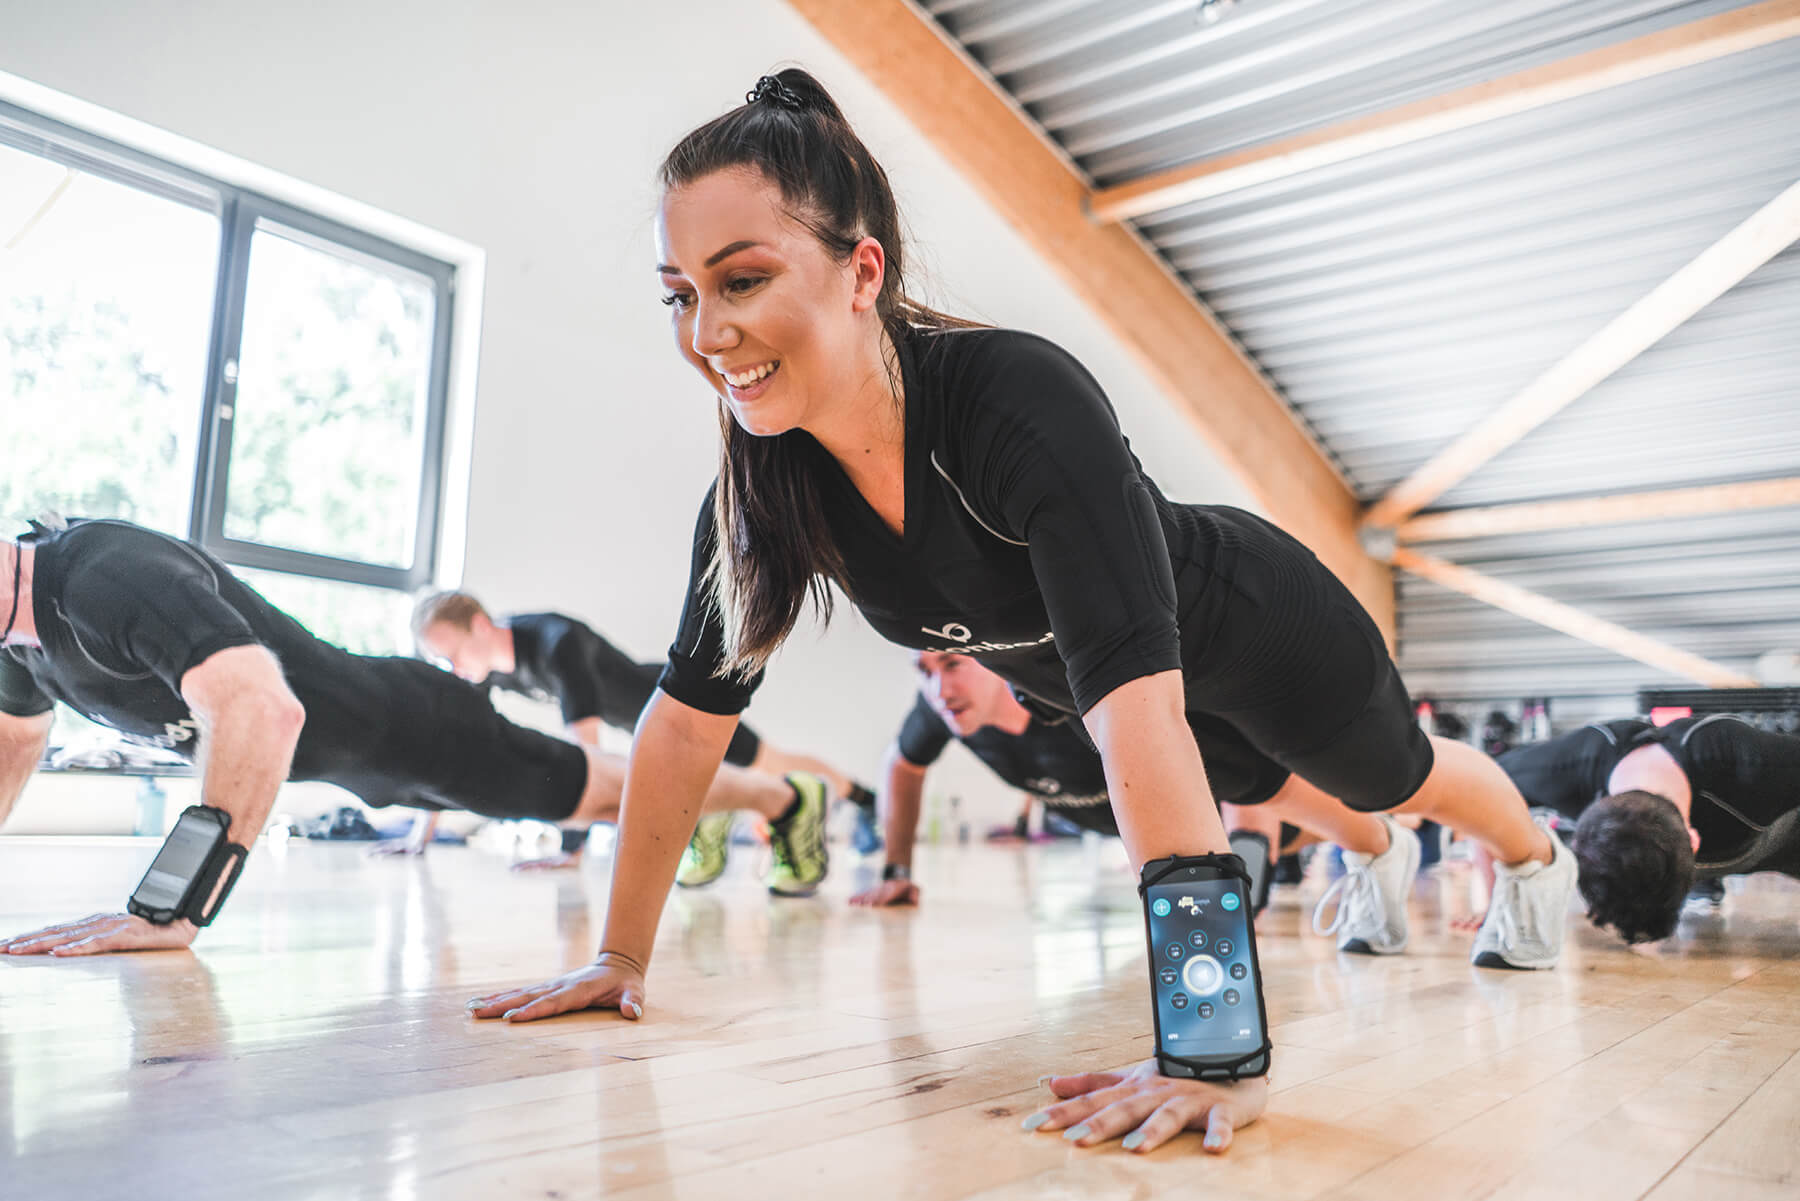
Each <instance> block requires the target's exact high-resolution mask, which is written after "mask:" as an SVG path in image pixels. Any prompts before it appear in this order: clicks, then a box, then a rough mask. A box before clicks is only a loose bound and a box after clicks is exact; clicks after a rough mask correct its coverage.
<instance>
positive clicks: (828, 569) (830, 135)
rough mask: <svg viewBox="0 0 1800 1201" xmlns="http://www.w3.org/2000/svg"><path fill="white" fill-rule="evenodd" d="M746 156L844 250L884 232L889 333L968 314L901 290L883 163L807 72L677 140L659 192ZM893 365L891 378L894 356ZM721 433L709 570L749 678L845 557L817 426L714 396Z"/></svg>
mask: <svg viewBox="0 0 1800 1201" xmlns="http://www.w3.org/2000/svg"><path fill="white" fill-rule="evenodd" d="M741 167H747V168H752V169H754V170H756V171H758V172H760V173H761V174H762V175H763V177H764V178H766V179H767V180H768V181H769V182H770V183H772V184H774V185H775V187H776V188H777V190H779V191H780V193H781V198H782V200H783V202H784V203H785V205H786V207H787V210H788V214H789V215H790V216H791V217H793V218H794V219H795V220H796V221H798V222H799V223H800V224H802V225H803V226H805V227H806V229H807V230H808V231H809V232H811V233H812V235H813V236H814V237H816V238H817V239H818V240H819V242H820V244H821V245H823V246H824V247H825V249H826V250H827V251H828V252H829V253H830V254H831V255H832V256H833V257H834V258H835V259H836V260H837V261H838V262H841V263H847V262H849V260H850V256H851V254H852V252H853V251H855V249H856V247H857V244H858V243H859V242H861V241H862V239H863V238H865V237H869V238H874V239H875V240H876V241H877V242H879V243H881V249H882V251H883V254H884V255H885V260H886V263H885V272H884V274H883V277H882V282H881V293H880V295H879V296H878V297H877V298H876V301H875V311H876V313H877V315H878V316H879V317H880V318H881V324H882V328H883V330H884V331H885V333H886V334H887V339H886V341H887V343H888V345H889V346H890V347H891V345H892V344H893V343H894V342H895V341H897V340H898V339H899V338H901V337H904V336H905V334H906V332H907V331H908V330H909V329H913V328H922V329H951V328H960V327H970V326H974V325H975V324H976V323H974V322H969V321H964V320H961V319H959V318H956V317H951V316H949V315H947V314H944V313H940V312H938V311H937V310H935V309H931V308H927V307H926V306H924V305H921V304H918V303H916V302H915V301H913V300H911V299H910V298H908V296H907V295H906V289H905V247H904V241H903V239H902V238H901V234H900V211H899V208H898V206H897V205H896V204H895V202H894V191H893V188H892V187H890V186H889V184H888V178H887V173H886V172H885V171H883V170H882V169H881V164H880V163H877V162H876V161H875V158H874V156H873V155H871V154H870V153H869V148H868V147H867V146H865V145H863V143H862V140H861V139H860V138H858V137H857V136H856V133H855V131H854V130H852V129H851V128H850V123H849V122H848V121H846V120H845V119H844V114H843V113H842V112H841V111H840V110H839V109H838V106H837V103H836V102H835V101H833V100H832V98H831V96H830V94H829V93H827V92H826V91H825V88H824V87H823V86H822V85H821V84H820V83H819V81H818V80H817V79H814V78H813V77H812V75H810V74H809V73H807V72H806V71H803V70H800V69H799V68H797V67H790V68H788V69H787V70H785V71H782V72H780V73H779V74H777V75H772V76H769V75H765V76H764V77H763V78H762V79H761V80H759V81H758V82H757V86H756V88H755V90H754V91H752V92H751V93H750V95H749V97H748V98H747V100H746V102H745V103H744V104H742V105H740V106H739V107H737V108H735V109H732V110H731V111H730V112H728V113H726V114H725V115H724V116H722V117H718V118H716V119H714V120H712V121H709V122H707V123H706V124H705V125H702V126H700V127H699V128H698V129H696V130H694V131H693V132H691V133H689V134H688V135H687V136H686V137H684V138H682V139H681V141H680V142H679V143H677V144H676V146H675V148H674V149H673V150H671V151H670V152H669V155H668V157H667V158H666V159H664V160H663V165H662V171H661V178H662V186H663V188H664V190H669V189H674V188H679V187H682V186H684V185H687V184H690V183H693V182H694V181H696V180H699V179H703V178H705V177H706V176H708V175H711V174H713V173H715V172H718V171H723V170H729V169H731V168H741ZM888 370H889V372H890V373H892V375H893V377H894V378H895V380H896V385H897V383H898V373H899V367H898V364H897V363H896V362H894V361H893V360H892V359H891V358H890V359H889V361H888ZM719 429H720V433H721V434H722V436H723V442H722V446H721V449H720V456H719V485H718V490H717V493H716V494H715V498H714V506H713V522H714V528H715V532H716V535H717V538H716V546H715V549H714V553H713V562H712V566H711V574H710V582H711V586H712V594H713V602H714V604H716V605H717V606H718V608H719V615H720V617H721V618H722V619H723V621H724V625H725V633H726V644H727V645H726V661H727V669H728V670H729V671H731V672H732V673H734V674H737V675H739V676H745V677H747V676H750V675H752V674H754V673H755V672H756V671H758V670H759V669H760V668H761V667H762V666H763V665H764V664H766V663H767V662H768V659H769V656H770V655H772V654H773V653H774V652H775V649H776V648H777V647H778V646H780V645H781V643H782V641H783V640H784V639H786V638H787V636H788V634H789V633H790V632H791V631H792V630H793V628H794V624H795V622H796V621H798V620H799V617H800V610H801V608H802V606H803V605H804V604H805V602H806V598H807V597H808V595H810V596H811V597H812V599H813V603H814V604H815V605H816V606H817V607H818V609H819V612H820V613H821V614H822V615H823V616H824V617H825V618H826V619H827V620H829V618H830V616H831V608H832V605H831V594H830V591H829V589H828V587H827V582H828V581H830V582H835V583H836V584H837V585H838V586H839V587H840V588H842V589H843V590H844V592H845V593H846V594H848V593H849V592H850V589H849V587H848V582H847V581H846V580H845V578H844V562H843V557H842V555H841V554H840V552H839V551H838V548H837V544H836V542H835V541H834V540H833V538H832V537H831V527H830V525H829V524H828V523H827V522H826V519H825V506H824V503H823V499H822V497H821V495H820V492H819V481H818V477H817V475H816V472H817V470H818V462H819V460H818V456H819V455H821V454H823V453H824V452H823V449H822V448H821V447H820V446H819V445H818V443H816V442H814V441H813V439H812V437H811V435H809V434H807V433H805V432H804V431H800V430H793V431H790V432H788V433H785V434H780V435H777V436H775V437H758V436H756V435H754V434H750V433H748V432H746V431H745V430H743V429H742V428H740V427H739V426H738V424H737V423H736V422H735V421H733V420H732V418H731V413H730V411H729V410H728V409H727V408H726V407H725V404H724V402H723V401H721V402H720V405H719Z"/></svg>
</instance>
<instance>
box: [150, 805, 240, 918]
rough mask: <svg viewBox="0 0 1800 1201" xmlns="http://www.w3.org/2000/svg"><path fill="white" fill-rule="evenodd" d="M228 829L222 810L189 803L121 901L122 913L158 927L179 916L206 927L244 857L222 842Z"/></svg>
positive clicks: (235, 847) (228, 891)
mask: <svg viewBox="0 0 1800 1201" xmlns="http://www.w3.org/2000/svg"><path fill="white" fill-rule="evenodd" d="M230 829H231V814H229V813H227V812H225V811H224V810H223V809H215V808H214V807H213V806H211V805H189V806H188V807H187V808H186V809H185V810H183V811H182V814H181V819H180V820H179V821H177V822H176V823H175V828H174V829H173V830H170V831H169V837H168V839H167V840H166V841H165V842H164V843H163V845H162V849H161V850H160V851H158V852H157V853H156V858H155V859H154V860H153V861H152V862H151V864H150V870H149V871H147V872H145V873H144V878H143V879H142V880H141V881H139V882H138V886H137V890H136V891H135V892H133V893H132V894H131V899H130V900H129V901H127V902H126V903H125V909H126V911H127V912H129V913H133V914H135V915H137V916H138V917H141V918H144V919H145V920H146V921H150V922H154V923H155V924H156V925H159V926H166V925H168V924H169V923H170V922H172V921H175V920H176V919H177V918H184V917H185V918H187V919H188V920H189V921H191V922H193V923H194V924H195V925H196V926H204V925H208V924H209V923H211V921H212V920H213V917H214V916H215V915H216V914H217V913H218V912H219V907H220V906H221V905H223V904H224V903H225V898H226V897H228V896H230V895H231V888H232V885H234V884H236V883H237V878H238V873H239V872H240V871H241V870H242V868H243V866H244V857H245V856H246V855H248V854H249V851H247V850H245V849H244V848H243V847H241V846H238V845H237V844H236V843H234V842H229V841H227V840H226V837H225V836H226V834H227V833H228V832H229V831H230Z"/></svg>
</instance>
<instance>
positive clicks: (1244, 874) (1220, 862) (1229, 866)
mask: <svg viewBox="0 0 1800 1201" xmlns="http://www.w3.org/2000/svg"><path fill="white" fill-rule="evenodd" d="M1189 867H1210V868H1212V869H1213V870H1214V871H1220V872H1224V873H1225V874H1226V875H1228V876H1236V877H1237V878H1238V879H1240V880H1242V881H1243V882H1244V887H1245V889H1248V888H1249V887H1250V884H1251V880H1250V869H1249V868H1247V867H1245V866H1244V858H1243V856H1242V855H1238V854H1234V853H1227V854H1224V855H1170V856H1169V857H1168V858H1167V859H1152V860H1151V861H1150V862H1148V863H1146V864H1144V870H1143V871H1142V872H1140V873H1139V874H1138V896H1139V897H1142V896H1143V895H1144V894H1145V893H1147V892H1149V891H1150V889H1151V888H1152V887H1153V886H1155V885H1157V884H1161V883H1162V882H1163V879H1164V877H1166V876H1172V875H1174V874H1175V873H1176V872H1178V871H1180V870H1182V869H1183V868H1189Z"/></svg>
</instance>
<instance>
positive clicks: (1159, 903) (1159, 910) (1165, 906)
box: [1150, 897, 1169, 917]
mask: <svg viewBox="0 0 1800 1201" xmlns="http://www.w3.org/2000/svg"><path fill="white" fill-rule="evenodd" d="M1150 912H1151V913H1154V914H1155V915H1156V916H1157V917H1168V916H1169V902H1168V901H1166V900H1164V899H1163V898H1161V897H1158V898H1157V899H1156V900H1155V901H1154V902H1153V903H1152V904H1151V906H1150Z"/></svg>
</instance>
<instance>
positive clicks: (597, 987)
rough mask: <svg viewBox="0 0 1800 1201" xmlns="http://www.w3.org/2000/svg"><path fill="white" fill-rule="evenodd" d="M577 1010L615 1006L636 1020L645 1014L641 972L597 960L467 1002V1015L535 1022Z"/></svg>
mask: <svg viewBox="0 0 1800 1201" xmlns="http://www.w3.org/2000/svg"><path fill="white" fill-rule="evenodd" d="M580 1009H617V1010H618V1011H619V1012H620V1013H621V1014H623V1015H625V1016H626V1017H627V1018H630V1019H631V1020H632V1021H634V1022H635V1021H637V1020H638V1018H640V1017H642V1016H643V1014H644V974H643V973H642V972H640V971H638V970H636V969H635V968H631V967H628V966H626V965H625V964H623V963H618V962H616V961H613V960H599V961H596V962H594V963H590V964H587V965H586V966H584V967H578V968H576V969H575V970H574V971H572V972H564V973H563V974H562V975H560V976H558V977H557V978H556V979H554V980H547V981H545V982H544V983H542V984H532V985H527V986H526V987H524V988H512V989H507V990H506V991H505V992H497V993H489V994H488V995H487V996H485V997H476V998H475V999H474V1000H473V1001H470V1002H469V1015H470V1016H471V1017H477V1018H504V1019H506V1020H507V1021H509V1022H535V1021H536V1020H537V1019H539V1018H548V1017H555V1016H556V1015H557V1014H559V1013H573V1012H575V1011H576V1010H580Z"/></svg>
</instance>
